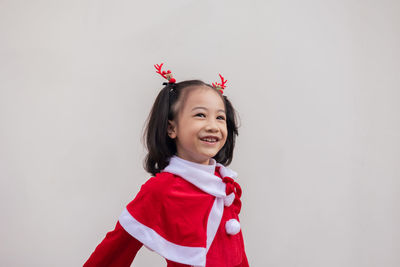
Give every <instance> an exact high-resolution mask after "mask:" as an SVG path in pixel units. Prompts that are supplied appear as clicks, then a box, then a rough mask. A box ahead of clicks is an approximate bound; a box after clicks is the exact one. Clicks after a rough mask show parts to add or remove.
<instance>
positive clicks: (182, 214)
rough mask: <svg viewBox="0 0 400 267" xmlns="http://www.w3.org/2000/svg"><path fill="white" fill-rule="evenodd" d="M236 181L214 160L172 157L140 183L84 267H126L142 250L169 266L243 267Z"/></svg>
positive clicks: (232, 173) (239, 192)
mask: <svg viewBox="0 0 400 267" xmlns="http://www.w3.org/2000/svg"><path fill="white" fill-rule="evenodd" d="M236 177H237V174H236V173H235V172H234V171H232V170H230V169H229V168H227V167H224V166H223V165H221V164H219V163H216V162H215V160H214V159H211V161H210V165H203V164H197V163H193V162H190V161H186V160H184V159H181V158H179V157H177V156H173V157H172V158H171V159H170V162H169V165H168V166H167V167H166V168H165V169H164V170H163V171H162V172H161V173H158V174H156V176H155V177H152V178H150V179H149V180H148V181H147V182H146V183H145V184H143V186H142V188H141V189H140V191H139V193H138V194H137V196H136V197H135V199H134V200H133V201H132V202H130V203H129V204H128V205H127V207H126V209H125V210H124V211H123V212H122V214H121V216H120V217H119V221H118V223H117V225H116V227H115V229H114V230H113V231H111V232H109V233H108V234H107V235H106V237H105V238H104V240H103V241H102V242H101V243H100V244H99V245H98V246H97V248H96V250H95V251H94V252H93V254H92V255H91V256H90V258H89V259H88V261H87V262H86V263H85V265H84V266H85V267H89V266H130V265H131V263H132V261H133V259H134V257H135V255H136V253H137V251H138V250H139V249H140V248H141V246H142V245H144V246H146V247H147V248H149V249H150V250H153V251H155V252H157V253H158V254H160V255H161V256H163V257H164V258H165V259H166V260H167V263H168V267H175V266H176V267H177V266H206V267H248V266H249V264H248V262H247V258H246V254H245V250H244V243H243V236H242V232H241V230H240V223H239V218H238V214H239V212H240V208H241V202H240V196H241V189H240V186H239V185H238V184H237V183H236V182H235V181H234V179H235V178H236Z"/></svg>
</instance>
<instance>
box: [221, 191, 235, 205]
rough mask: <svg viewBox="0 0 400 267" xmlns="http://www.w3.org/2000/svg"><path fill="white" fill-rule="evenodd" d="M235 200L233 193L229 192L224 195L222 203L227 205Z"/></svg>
mask: <svg viewBox="0 0 400 267" xmlns="http://www.w3.org/2000/svg"><path fill="white" fill-rule="evenodd" d="M234 200H235V193H233V192H232V193H230V194H229V195H227V196H226V197H224V205H225V207H229V206H230V205H232V203H233V201H234Z"/></svg>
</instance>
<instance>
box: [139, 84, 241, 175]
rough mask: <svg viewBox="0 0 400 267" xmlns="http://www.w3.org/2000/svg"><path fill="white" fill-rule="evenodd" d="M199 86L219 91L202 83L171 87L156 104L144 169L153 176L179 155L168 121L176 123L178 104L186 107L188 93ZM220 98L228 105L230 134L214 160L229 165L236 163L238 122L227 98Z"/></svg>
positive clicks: (147, 130) (146, 135)
mask: <svg viewBox="0 0 400 267" xmlns="http://www.w3.org/2000/svg"><path fill="white" fill-rule="evenodd" d="M198 86H207V87H210V88H212V89H213V90H216V89H214V88H213V87H212V86H211V85H209V84H207V83H205V82H203V81H200V80H189V81H183V82H179V83H167V84H166V86H165V87H164V88H163V89H162V90H161V91H160V93H159V94H158V96H157V98H156V100H155V101H154V104H153V107H152V108H151V111H150V114H149V117H148V118H147V122H146V127H145V130H144V134H143V137H144V141H145V145H146V148H147V150H148V153H147V155H146V158H145V160H144V168H145V170H146V171H147V172H149V173H151V174H152V175H156V173H159V172H160V171H161V170H163V169H164V168H165V167H166V166H167V165H168V163H169V159H170V158H171V157H172V156H173V155H175V153H176V145H175V141H174V140H173V139H171V138H170V137H169V136H168V132H167V130H168V120H174V119H175V117H176V116H177V114H178V112H179V108H180V107H179V106H177V105H176V104H178V103H179V102H180V103H179V104H182V103H184V101H185V99H186V97H187V95H188V92H190V90H193V89H196V88H197V87H198ZM219 94H220V95H221V97H222V99H223V102H224V105H225V112H226V126H227V130H228V134H227V138H226V142H225V144H224V146H223V147H222V148H221V150H220V151H218V153H217V154H216V155H215V156H214V159H215V160H216V161H217V162H219V163H221V164H223V165H229V164H230V163H231V162H232V158H233V150H234V148H235V139H236V136H237V135H238V126H237V118H236V111H235V109H234V108H233V106H232V103H231V102H230V101H229V99H228V98H227V97H226V96H224V95H222V94H221V93H219ZM178 100H179V102H178ZM180 106H182V105H180Z"/></svg>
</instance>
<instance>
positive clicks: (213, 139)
mask: <svg viewBox="0 0 400 267" xmlns="http://www.w3.org/2000/svg"><path fill="white" fill-rule="evenodd" d="M200 140H201V141H204V142H208V143H216V142H218V141H219V138H218V137H215V136H206V137H203V138H200Z"/></svg>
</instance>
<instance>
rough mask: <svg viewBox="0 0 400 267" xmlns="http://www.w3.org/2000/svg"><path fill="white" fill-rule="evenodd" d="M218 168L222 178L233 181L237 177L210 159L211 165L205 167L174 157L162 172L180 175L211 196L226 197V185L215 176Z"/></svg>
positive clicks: (234, 173)
mask: <svg viewBox="0 0 400 267" xmlns="http://www.w3.org/2000/svg"><path fill="white" fill-rule="evenodd" d="M216 167H219V172H220V174H221V176H222V177H231V178H232V179H235V178H236V177H237V173H236V172H234V171H232V170H231V169H229V168H227V167H225V166H223V165H222V164H220V163H217V162H216V161H215V159H210V164H209V165H205V164H199V163H194V162H191V161H187V160H184V159H182V158H180V157H178V156H172V157H171V159H170V160H169V164H168V166H167V167H166V168H165V169H164V170H162V172H169V173H172V174H175V175H179V176H180V177H181V178H182V179H184V180H186V181H188V182H189V183H191V184H193V185H195V186H196V187H198V188H200V189H201V190H203V191H204V192H207V193H209V194H210V195H213V196H216V197H226V194H225V183H224V182H223V181H222V179H221V178H219V177H218V176H216V175H215V174H214V173H215V168H216Z"/></svg>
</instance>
